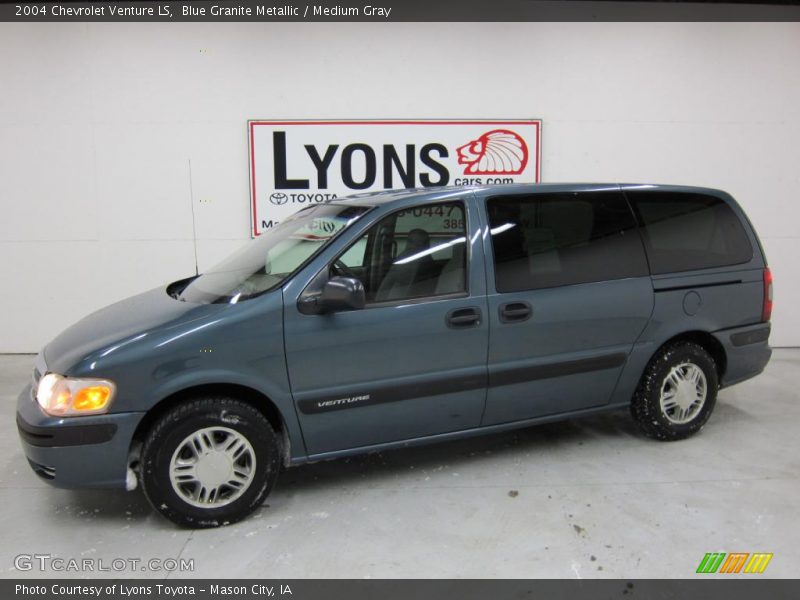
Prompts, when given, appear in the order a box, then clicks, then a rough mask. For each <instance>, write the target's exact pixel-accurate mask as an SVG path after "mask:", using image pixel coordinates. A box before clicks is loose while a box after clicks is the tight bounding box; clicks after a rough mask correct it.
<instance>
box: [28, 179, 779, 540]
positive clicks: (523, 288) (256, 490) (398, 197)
mask: <svg viewBox="0 0 800 600" xmlns="http://www.w3.org/2000/svg"><path fill="white" fill-rule="evenodd" d="M771 311H772V276H771V273H770V270H769V268H768V267H767V263H766V259H765V257H764V252H763V250H762V249H761V246H760V243H759V241H758V238H757V237H756V234H755V231H754V230H753V228H752V226H751V225H750V223H749V221H748V219H747V217H746V216H745V214H744V213H743V212H742V209H741V208H740V207H739V206H738V204H737V203H736V202H735V201H734V199H733V198H732V197H731V196H730V195H728V194H727V193H725V192H722V191H719V190H713V189H706V188H696V187H678V186H662V185H617V184H609V185H604V184H592V185H590V184H581V185H565V184H531V185H527V184H526V185H522V184H515V185H500V186H483V187H480V186H478V187H467V188H464V187H461V188H436V189H430V188H428V189H414V190H402V191H391V192H381V193H375V194H363V195H358V196H352V197H348V198H341V199H334V200H331V201H326V202H323V203H320V204H316V205H314V206H310V207H307V208H304V209H303V210H300V211H299V212H297V213H295V214H294V215H293V216H292V217H291V218H288V219H286V220H285V221H283V222H281V223H280V224H278V225H277V226H275V227H273V228H272V229H270V230H268V231H267V232H266V233H264V234H263V235H261V236H260V237H258V238H257V239H255V240H252V241H250V242H249V243H247V244H246V245H245V246H244V247H243V248H242V249H241V250H240V251H239V252H237V253H235V254H234V255H232V256H231V257H230V258H228V259H227V260H224V261H223V262H221V263H220V264H219V265H217V266H216V267H214V268H212V269H209V270H208V271H206V272H204V273H202V274H200V275H199V276H194V277H189V278H187V279H182V280H180V281H175V282H173V283H171V284H169V285H166V286H164V287H158V288H156V289H154V290H151V291H149V292H145V293H143V294H141V295H137V296H134V297H132V298H129V299H127V300H123V301H121V302H118V303H116V304H113V305H112V306H109V307H107V308H105V309H102V310H100V311H98V312H96V313H94V314H92V315H90V316H88V317H86V318H85V319H83V320H82V321H80V322H78V323H77V324H75V325H73V326H72V327H70V328H69V329H67V330H66V331H64V332H63V333H62V334H60V335H59V336H58V337H56V338H55V339H54V340H53V341H52V342H50V344H48V345H47V346H46V347H45V348H44V350H43V351H42V352H41V353H40V354H39V355H38V357H37V358H36V362H35V368H34V371H33V380H32V382H31V383H30V384H29V385H28V386H27V387H26V388H25V390H24V391H23V392H22V393H21V395H20V396H19V399H18V404H17V424H18V428H19V433H20V436H21V441H22V446H23V448H24V451H25V454H26V456H27V458H28V461H29V462H30V465H31V467H32V468H33V470H34V471H35V472H36V473H37V474H38V475H39V476H40V477H41V478H43V479H45V480H46V481H48V482H49V483H51V484H53V485H56V486H59V487H67V488H86V487H93V488H127V489H129V490H130V489H134V488H136V487H137V486H138V485H141V487H142V489H143V490H144V493H145V494H146V496H147V498H148V499H149V500H150V502H151V503H152V505H153V507H154V508H155V509H156V510H157V511H159V512H160V513H162V514H163V515H164V516H166V517H167V518H169V519H171V520H172V521H174V522H176V523H178V524H181V525H185V526H190V527H213V526H218V525H224V524H227V523H232V522H235V521H237V520H239V519H242V518H243V517H245V516H246V515H248V514H249V513H250V512H252V511H253V510H254V509H256V508H257V507H258V506H259V505H261V504H262V502H263V501H264V499H265V498H266V497H267V495H268V494H269V493H270V491H271V490H272V488H273V486H274V484H275V481H276V479H277V477H278V472H279V470H280V469H281V468H283V467H291V466H294V465H301V464H303V463H307V462H310V461H319V460H323V459H334V458H339V457H343V456H348V455H352V454H357V453H364V452H375V451H382V450H386V449H390V448H397V447H404V446H409V445H415V444H423V443H428V442H436V441H441V440H452V439H454V438H460V437H465V436H471V435H475V434H480V433H484V432H497V431H502V430H508V429H512V428H517V427H528V426H530V425H533V424H536V423H543V422H548V421H554V420H558V419H568V418H573V417H579V416H585V415H591V414H595V413H597V412H600V411H606V410H613V409H619V408H623V407H629V409H630V412H631V414H632V416H633V419H634V420H635V421H636V423H638V425H639V427H640V428H641V430H642V431H643V432H644V434H645V435H647V436H649V437H651V438H655V439H657V440H664V441H669V440H679V439H683V438H686V437H688V436H690V435H692V434H694V433H696V432H697V431H698V430H700V428H702V427H703V425H705V423H706V422H707V421H708V419H709V417H710V415H711V412H712V410H713V409H714V404H715V401H716V397H717V391H718V389H720V388H721V387H726V386H730V385H733V384H735V383H738V382H740V381H743V380H745V379H748V378H750V377H753V376H755V375H757V374H758V373H760V372H761V371H762V370H763V369H764V367H765V366H766V364H767V362H768V360H769V358H770V354H771V350H770V347H769V345H768V337H769V334H770V313H771Z"/></svg>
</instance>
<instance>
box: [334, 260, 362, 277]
mask: <svg viewBox="0 0 800 600" xmlns="http://www.w3.org/2000/svg"><path fill="white" fill-rule="evenodd" d="M333 268H334V269H336V271H337V274H338V275H344V276H345V277H352V278H353V279H358V275H356V274H355V272H354V271H353V269H351V268H350V267H348V266H347V265H346V264H344V263H343V262H342V261H341V260H337V261H335V262H334V263H333Z"/></svg>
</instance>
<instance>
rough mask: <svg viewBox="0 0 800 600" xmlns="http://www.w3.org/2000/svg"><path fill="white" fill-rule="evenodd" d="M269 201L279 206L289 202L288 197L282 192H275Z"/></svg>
mask: <svg viewBox="0 0 800 600" xmlns="http://www.w3.org/2000/svg"><path fill="white" fill-rule="evenodd" d="M269 201H270V202H272V203H273V204H277V205H279V206H280V205H281V204H286V203H287V202H288V201H289V196H287V195H286V194H284V193H282V192H275V193H274V194H271V195H270V197H269Z"/></svg>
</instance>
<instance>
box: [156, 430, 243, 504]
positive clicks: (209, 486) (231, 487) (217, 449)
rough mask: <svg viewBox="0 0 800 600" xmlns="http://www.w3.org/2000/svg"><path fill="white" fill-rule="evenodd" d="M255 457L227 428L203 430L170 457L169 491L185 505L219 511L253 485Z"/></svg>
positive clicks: (185, 440) (187, 439)
mask: <svg viewBox="0 0 800 600" xmlns="http://www.w3.org/2000/svg"><path fill="white" fill-rule="evenodd" d="M255 469H256V454H255V451H254V450H253V446H251V445H250V442H249V441H248V440H247V438H246V437H244V436H243V435H242V434H241V433H239V432H238V431H235V430H233V429H230V428H228V427H206V428H204V429H200V430H198V431H195V432H194V433H193V434H191V435H189V436H187V437H186V438H185V439H184V440H183V441H182V442H181V443H180V444H178V448H177V449H176V450H175V452H174V453H173V455H172V460H171V461H170V466H169V477H170V482H171V483H172V489H173V490H175V493H177V494H178V496H180V497H181V499H183V501H184V502H187V503H188V504H191V505H192V506H196V507H199V508H219V507H220V506H224V505H226V504H230V503H231V502H233V501H234V500H236V499H237V498H238V497H239V496H241V495H242V494H243V493H244V492H245V490H247V488H248V487H250V484H251V483H252V482H253V477H254V475H255Z"/></svg>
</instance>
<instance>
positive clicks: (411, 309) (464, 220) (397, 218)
mask: <svg viewBox="0 0 800 600" xmlns="http://www.w3.org/2000/svg"><path fill="white" fill-rule="evenodd" d="M470 200H471V199H470ZM476 216H477V215H476V214H475V208H474V206H472V207H471V206H469V203H468V202H462V201H450V202H439V203H435V204H427V205H422V206H413V207H409V208H406V209H403V210H399V211H396V212H394V213H391V214H389V215H387V216H385V217H384V218H382V219H380V220H379V221H378V222H377V223H376V224H375V225H373V226H372V227H371V228H370V229H369V230H368V232H367V233H366V234H365V235H363V236H362V237H361V238H359V239H358V240H357V241H355V242H354V243H353V244H351V245H350V246H349V248H347V249H346V250H345V251H344V252H342V253H341V254H339V256H338V257H337V258H336V259H334V260H333V261H331V263H330V265H329V266H328V267H327V268H328V269H329V275H330V276H335V275H339V276H350V277H357V278H359V279H360V280H361V281H362V282H363V283H364V287H365V289H366V293H367V306H366V307H365V308H364V309H362V310H355V311H350V312H337V313H334V314H324V315H304V314H301V313H300V312H298V310H297V297H298V293H297V292H295V293H293V294H292V295H291V296H290V295H288V294H287V297H286V299H285V309H284V310H285V314H284V322H285V340H286V359H287V363H288V370H289V377H290V381H291V386H292V393H293V396H294V401H295V404H296V409H297V414H298V417H299V420H300V425H301V427H302V430H303V437H304V439H305V442H306V447H307V449H308V452H309V454H310V455H316V454H321V453H326V452H332V451H336V450H343V449H349V448H356V447H364V446H370V445H375V444H382V443H386V442H394V441H399V440H407V439H411V438H416V437H422V436H429V435H434V434H439V433H446V432H452V431H457V430H461V429H468V428H472V427H476V426H478V425H479V423H480V419H481V414H482V413H483V409H484V406H485V399H486V378H487V369H486V358H487V348H488V330H489V327H488V324H487V322H486V311H487V306H486V289H485V272H484V265H483V250H482V247H481V244H480V241H479V239H478V236H477V235H473V234H472V233H476V232H477V231H478V230H479V228H480V225H479V223H478V222H477V218H476ZM471 232H472V233H471ZM471 240H472V241H473V242H474V243H472V242H471Z"/></svg>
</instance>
